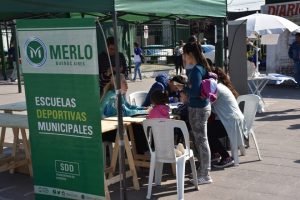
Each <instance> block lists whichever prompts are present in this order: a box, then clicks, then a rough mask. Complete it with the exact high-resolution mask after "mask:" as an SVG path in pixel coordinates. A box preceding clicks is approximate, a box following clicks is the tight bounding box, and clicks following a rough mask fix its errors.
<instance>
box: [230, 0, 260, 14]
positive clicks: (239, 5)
mask: <svg viewBox="0 0 300 200" xmlns="http://www.w3.org/2000/svg"><path fill="white" fill-rule="evenodd" d="M264 4H265V0H227V5H228V11H229V12H240V11H248V10H260V6H262V5H264Z"/></svg>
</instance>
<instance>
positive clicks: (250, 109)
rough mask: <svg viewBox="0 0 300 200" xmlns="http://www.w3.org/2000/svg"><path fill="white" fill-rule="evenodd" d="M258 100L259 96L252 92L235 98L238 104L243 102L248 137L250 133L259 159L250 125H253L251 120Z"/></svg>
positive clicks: (260, 158) (253, 117)
mask: <svg viewBox="0 0 300 200" xmlns="http://www.w3.org/2000/svg"><path fill="white" fill-rule="evenodd" d="M259 101H260V98H259V96H257V95H254V94H247V95H241V96H239V97H238V98H237V102H238V104H240V103H241V102H244V109H243V114H244V117H245V121H246V127H247V130H248V133H247V134H248V138H249V137H250V135H251V136H252V138H253V140H254V143H255V146H256V151H257V154H258V158H259V160H262V157H261V155H260V151H259V148H258V144H257V141H256V137H255V133H254V131H253V128H252V125H253V122H254V119H255V115H256V111H257V108H258V105H259Z"/></svg>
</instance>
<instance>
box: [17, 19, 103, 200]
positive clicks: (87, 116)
mask: <svg viewBox="0 0 300 200" xmlns="http://www.w3.org/2000/svg"><path fill="white" fill-rule="evenodd" d="M17 30H18V39H19V44H20V52H21V58H22V68H23V73H24V81H25V91H26V102H27V109H28V119H29V132H30V142H31V153H32V164H33V178H34V191H35V196H36V199H38V200H40V199H104V196H105V193H104V169H103V153H102V141H101V127H100V124H101V123H100V109H99V108H100V97H99V86H98V59H97V41H96V30H95V24H94V21H93V20H92V19H59V20H57V19H50V20H20V21H17Z"/></svg>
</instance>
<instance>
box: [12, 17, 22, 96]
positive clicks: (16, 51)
mask: <svg viewBox="0 0 300 200" xmlns="http://www.w3.org/2000/svg"><path fill="white" fill-rule="evenodd" d="M12 37H13V38H14V40H13V41H14V47H15V55H16V65H17V77H18V92H19V93H22V86H21V77H20V63H19V60H20V54H19V42H18V38H17V28H16V21H14V23H13V26H12Z"/></svg>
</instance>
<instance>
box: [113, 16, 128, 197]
mask: <svg viewBox="0 0 300 200" xmlns="http://www.w3.org/2000/svg"><path fill="white" fill-rule="evenodd" d="M117 26H118V24H117V12H114V13H113V29H114V39H115V41H114V42H115V52H116V53H115V63H116V66H115V67H116V86H117V88H116V93H117V109H118V111H117V112H118V134H119V138H120V140H119V145H120V149H119V171H120V200H126V199H127V198H126V182H125V179H126V171H125V145H124V127H123V112H122V94H121V83H120V56H119V48H118V30H117V28H118V27H117Z"/></svg>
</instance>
